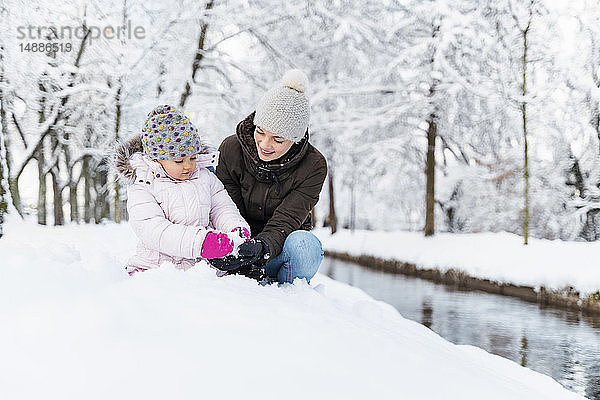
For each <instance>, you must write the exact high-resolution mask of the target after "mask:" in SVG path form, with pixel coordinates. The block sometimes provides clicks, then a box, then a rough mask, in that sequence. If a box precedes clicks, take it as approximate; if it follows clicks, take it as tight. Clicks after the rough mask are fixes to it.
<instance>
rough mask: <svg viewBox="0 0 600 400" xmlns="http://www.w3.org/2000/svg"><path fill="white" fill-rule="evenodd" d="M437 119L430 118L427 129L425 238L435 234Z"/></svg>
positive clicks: (431, 116) (433, 115)
mask: <svg viewBox="0 0 600 400" xmlns="http://www.w3.org/2000/svg"><path fill="white" fill-rule="evenodd" d="M435 119H436V116H435V114H431V115H430V116H429V127H428V129H427V161H426V167H425V176H426V192H425V229H424V232H425V236H433V235H434V234H435V138H436V137H437V124H436V122H435Z"/></svg>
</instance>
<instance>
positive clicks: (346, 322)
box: [0, 216, 582, 400]
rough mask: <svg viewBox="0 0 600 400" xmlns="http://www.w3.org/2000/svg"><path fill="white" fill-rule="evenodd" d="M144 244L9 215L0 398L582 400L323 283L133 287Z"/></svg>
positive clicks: (98, 230) (167, 279) (107, 230)
mask: <svg viewBox="0 0 600 400" xmlns="http://www.w3.org/2000/svg"><path fill="white" fill-rule="evenodd" d="M136 242H137V240H136V238H135V237H134V234H133V233H132V231H131V230H130V228H129V227H128V225H127V224H105V225H71V226H66V227H60V228H50V227H40V226H37V225H35V224H33V223H30V222H22V221H20V220H17V219H15V218H14V216H10V218H9V220H8V224H7V226H6V236H4V237H3V238H2V239H0V253H1V254H2V263H1V266H0V320H1V321H2V329H0V354H1V357H0V398H2V399H11V400H14V399H37V398H44V399H54V398H57V399H58V398H60V399H81V398H85V399H106V398H111V399H132V398H133V399H137V398H144V399H154V398H177V399H187V398H190V399H191V398H194V399H197V398H203V396H211V397H210V398H217V399H219V398H261V399H271V398H281V397H282V396H283V397H285V398H288V399H297V398H298V399H299V398H302V399H307V398H312V399H321V398H335V399H337V398H348V399H353V398H357V399H359V398H361V399H362V398H377V399H398V398H407V399H415V398H419V399H421V398H424V399H438V398H457V399H458V398H460V399H482V398H485V399H487V400H489V399H503V400H505V399H507V398H527V399H529V400H533V399H581V398H582V397H580V396H579V395H577V394H574V393H571V392H569V391H568V390H566V389H564V388H563V387H562V386H560V385H559V384H558V383H556V382H555V381H554V380H552V379H551V378H549V377H546V376H544V375H541V374H539V373H536V372H534V371H531V370H529V369H526V368H523V367H520V366H519V365H517V364H515V363H513V362H511V361H508V360H506V359H503V358H501V357H498V356H493V355H490V354H488V353H486V352H485V351H483V350H480V349H477V348H474V347H469V346H456V345H453V344H451V343H449V342H447V341H445V340H444V339H442V338H441V337H440V336H438V335H436V334H435V333H434V332H432V331H430V330H428V329H427V328H425V327H424V326H422V325H420V324H418V323H416V322H412V321H409V320H406V319H404V318H402V317H401V316H400V315H399V314H398V312H397V311H396V310H395V309H394V308H393V307H392V306H390V305H388V304H385V303H383V302H379V301H375V300H374V299H372V298H371V297H369V296H368V295H366V294H365V293H364V292H362V291H361V290H359V289H356V288H352V287H349V286H347V285H345V284H342V283H339V282H336V281H333V280H331V279H329V278H327V277H325V276H320V275H318V276H317V277H315V279H314V280H313V282H311V284H310V285H308V284H307V283H306V282H305V281H299V280H297V281H296V282H295V283H294V284H293V285H282V286H277V285H272V286H266V287H262V286H259V285H257V284H256V282H254V281H252V280H249V279H246V278H243V277H239V276H227V277H223V278H218V277H216V275H215V271H214V270H212V269H210V268H208V266H207V265H206V264H204V263H201V264H198V265H196V266H195V267H193V268H191V269H190V270H188V271H180V270H177V269H175V268H174V267H173V266H172V265H168V264H164V265H163V266H161V268H159V269H156V270H151V271H147V272H143V273H138V274H136V275H134V276H133V277H128V276H127V274H126V273H125V272H124V270H123V268H122V265H123V264H124V263H125V261H126V260H127V258H128V257H129V255H130V254H131V253H132V252H133V251H134V247H135V244H136ZM395 247H396V246H395ZM398 247H399V246H398Z"/></svg>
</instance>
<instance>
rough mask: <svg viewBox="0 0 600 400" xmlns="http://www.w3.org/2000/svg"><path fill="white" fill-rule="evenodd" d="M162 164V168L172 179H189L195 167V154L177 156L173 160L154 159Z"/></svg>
mask: <svg viewBox="0 0 600 400" xmlns="http://www.w3.org/2000/svg"><path fill="white" fill-rule="evenodd" d="M155 161H156V162H157V163H159V164H160V165H162V167H163V169H164V170H165V172H166V173H167V175H169V176H170V177H171V178H173V179H177V180H178V181H184V180H186V179H189V178H190V176H191V175H192V172H194V170H195V169H196V154H193V155H191V156H187V157H183V158H177V159H175V160H155Z"/></svg>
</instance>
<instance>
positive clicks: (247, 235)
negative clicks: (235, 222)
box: [231, 226, 250, 242]
mask: <svg viewBox="0 0 600 400" xmlns="http://www.w3.org/2000/svg"><path fill="white" fill-rule="evenodd" d="M231 232H233V233H237V234H238V235H239V236H240V237H241V238H244V241H245V242H247V241H248V240H250V231H249V230H248V229H246V228H244V227H243V226H238V227H237V228H234V229H233V230H232V231H231Z"/></svg>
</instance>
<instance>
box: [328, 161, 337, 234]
mask: <svg viewBox="0 0 600 400" xmlns="http://www.w3.org/2000/svg"><path fill="white" fill-rule="evenodd" d="M328 176H329V179H328V182H329V215H328V216H327V218H326V221H327V224H328V225H329V226H330V227H331V234H332V235H333V234H334V233H336V232H337V217H336V215H335V201H334V192H333V174H332V173H331V169H330V170H329V174H328Z"/></svg>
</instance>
